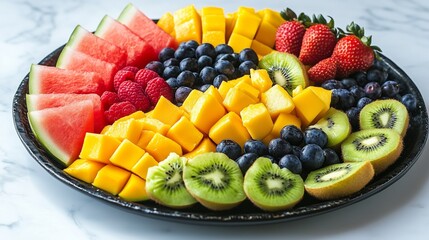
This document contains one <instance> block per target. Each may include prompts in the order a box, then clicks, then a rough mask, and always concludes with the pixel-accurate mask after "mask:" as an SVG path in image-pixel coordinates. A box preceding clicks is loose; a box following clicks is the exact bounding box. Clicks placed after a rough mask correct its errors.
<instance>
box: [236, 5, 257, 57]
mask: <svg viewBox="0 0 429 240" xmlns="http://www.w3.org/2000/svg"><path fill="white" fill-rule="evenodd" d="M260 23H261V17H260V16H259V15H258V14H256V13H254V12H251V11H249V10H243V11H241V10H240V9H239V11H238V15H237V20H236V22H235V26H234V30H233V34H234V33H235V34H240V35H241V36H243V37H245V38H247V39H250V40H252V39H253V38H254V37H255V34H256V31H257V30H258V28H259V24H260ZM237 52H239V51H237Z"/></svg>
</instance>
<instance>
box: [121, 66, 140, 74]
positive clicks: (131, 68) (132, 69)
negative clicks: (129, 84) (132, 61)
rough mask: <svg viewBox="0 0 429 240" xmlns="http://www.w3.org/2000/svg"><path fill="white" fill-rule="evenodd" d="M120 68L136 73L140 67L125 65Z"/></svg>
mask: <svg viewBox="0 0 429 240" xmlns="http://www.w3.org/2000/svg"><path fill="white" fill-rule="evenodd" d="M121 70H124V71H130V72H133V73H137V72H138V71H139V70H140V68H138V67H134V66H126V67H124V68H122V69H121Z"/></svg>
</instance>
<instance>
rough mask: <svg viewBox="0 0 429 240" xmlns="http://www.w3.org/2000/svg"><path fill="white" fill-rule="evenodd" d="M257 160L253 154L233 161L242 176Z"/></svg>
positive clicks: (256, 156) (246, 154)
mask: <svg viewBox="0 0 429 240" xmlns="http://www.w3.org/2000/svg"><path fill="white" fill-rule="evenodd" d="M257 158H258V155H256V154H255V153H245V154H243V155H241V156H240V157H238V158H237V160H235V161H236V162H237V164H238V166H239V167H240V170H241V172H242V173H243V174H245V173H246V172H247V170H248V169H249V168H250V166H252V164H253V163H254V162H255V160H256V159H257Z"/></svg>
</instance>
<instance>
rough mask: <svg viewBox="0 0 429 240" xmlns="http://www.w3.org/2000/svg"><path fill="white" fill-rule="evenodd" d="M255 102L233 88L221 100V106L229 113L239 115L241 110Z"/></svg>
mask: <svg viewBox="0 0 429 240" xmlns="http://www.w3.org/2000/svg"><path fill="white" fill-rule="evenodd" d="M257 102H258V101H257V99H254V98H252V97H250V96H249V95H247V94H246V93H245V92H243V91H241V90H240V89H238V88H236V87H233V88H231V89H230V90H229V91H228V93H227V94H226V96H225V99H224V100H223V105H224V106H225V108H226V109H228V111H229V112H235V113H237V114H240V112H241V110H243V108H245V107H247V106H249V105H250V104H254V103H257Z"/></svg>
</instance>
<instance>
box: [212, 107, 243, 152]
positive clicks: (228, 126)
mask: <svg viewBox="0 0 429 240" xmlns="http://www.w3.org/2000/svg"><path fill="white" fill-rule="evenodd" d="M209 137H210V138H211V139H212V140H213V141H214V142H215V143H216V144H219V143H220V142H221V141H222V140H225V139H231V140H234V141H235V142H237V143H238V144H240V146H244V143H245V142H246V141H247V140H249V139H250V135H249V133H248V132H247V130H246V128H245V127H244V126H243V123H242V121H241V118H240V116H238V114H236V113H235V112H229V113H227V114H226V115H225V116H223V117H222V118H221V119H219V121H217V122H216V124H215V125H213V127H212V128H211V129H210V132H209Z"/></svg>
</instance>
